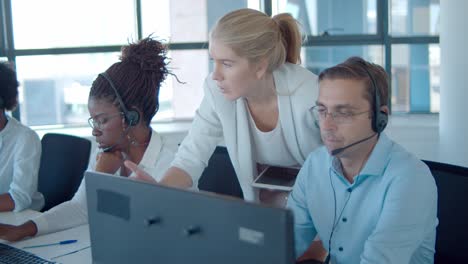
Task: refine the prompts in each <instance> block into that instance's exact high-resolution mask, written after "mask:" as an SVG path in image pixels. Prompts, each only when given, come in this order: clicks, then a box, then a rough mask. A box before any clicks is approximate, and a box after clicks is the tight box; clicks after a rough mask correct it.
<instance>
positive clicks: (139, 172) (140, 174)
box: [124, 160, 158, 184]
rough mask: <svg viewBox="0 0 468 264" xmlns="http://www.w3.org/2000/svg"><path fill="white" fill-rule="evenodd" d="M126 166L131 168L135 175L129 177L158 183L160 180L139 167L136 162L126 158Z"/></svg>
mask: <svg viewBox="0 0 468 264" xmlns="http://www.w3.org/2000/svg"><path fill="white" fill-rule="evenodd" d="M124 164H125V166H126V167H127V168H128V169H130V170H131V171H132V172H133V173H134V175H132V176H130V177H129V178H131V179H134V180H139V181H144V182H149V183H154V184H157V183H158V182H157V181H156V180H155V179H154V178H153V177H151V175H149V174H148V173H147V172H146V171H144V170H142V169H140V168H138V165H136V164H135V163H134V162H132V161H130V160H126V161H125V162H124Z"/></svg>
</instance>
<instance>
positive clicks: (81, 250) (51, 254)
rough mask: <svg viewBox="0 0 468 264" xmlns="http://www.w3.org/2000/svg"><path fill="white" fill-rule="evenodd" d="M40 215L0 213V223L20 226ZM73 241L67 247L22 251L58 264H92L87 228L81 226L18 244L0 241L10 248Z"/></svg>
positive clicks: (34, 213) (34, 212)
mask: <svg viewBox="0 0 468 264" xmlns="http://www.w3.org/2000/svg"><path fill="white" fill-rule="evenodd" d="M40 214H41V213H39V212H36V211H32V210H25V211H23V212H20V213H12V212H7V213H0V223H4V224H21V223H23V222H25V221H27V220H29V219H31V218H32V217H35V216H37V215H40ZM71 239H75V240H78V242H76V243H73V244H68V245H54V246H47V247H39V248H28V249H24V250H26V251H29V252H31V253H33V254H35V255H37V256H39V257H42V258H44V259H48V260H51V261H54V262H58V263H64V264H75V263H80V264H87V263H92V259H91V247H90V245H91V243H90V239H89V226H88V225H81V226H77V227H75V228H71V229H67V230H63V231H59V232H56V233H50V234H46V235H42V236H37V237H32V238H27V239H24V240H21V241H18V242H14V243H10V242H7V241H4V240H0V242H1V243H5V244H9V245H11V246H14V247H17V248H21V249H23V247H26V246H34V245H42V244H49V243H57V242H60V241H63V240H71Z"/></svg>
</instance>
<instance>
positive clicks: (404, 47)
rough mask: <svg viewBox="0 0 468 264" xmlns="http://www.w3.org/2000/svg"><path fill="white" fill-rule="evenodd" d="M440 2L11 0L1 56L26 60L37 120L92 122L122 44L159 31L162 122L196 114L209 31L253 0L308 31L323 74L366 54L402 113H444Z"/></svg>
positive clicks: (31, 118)
mask: <svg viewBox="0 0 468 264" xmlns="http://www.w3.org/2000/svg"><path fill="white" fill-rule="evenodd" d="M439 6H440V5H439V0H327V1H325V0H236V1H232V0H158V1H153V0H100V1H93V0H76V1H74V0H70V1H60V0H42V1H35V0H22V1H11V0H4V1H1V6H0V14H1V16H2V18H1V19H0V23H1V27H0V41H1V43H0V60H9V61H10V62H11V63H13V64H14V65H15V67H16V70H17V72H18V77H19V80H20V98H19V99H20V107H19V110H18V111H16V112H15V113H14V114H15V115H16V116H17V117H20V118H21V120H22V122H24V123H25V124H27V125H38V126H42V125H85V124H86V120H87V117H88V115H89V114H88V111H87V96H88V93H89V89H90V86H91V84H92V81H93V80H94V79H95V78H96V76H97V74H98V73H100V72H102V71H104V70H105V69H106V68H108V67H109V66H110V65H111V64H112V63H114V62H116V61H117V60H118V54H119V50H120V47H121V46H122V45H124V44H126V43H128V42H129V41H134V40H136V39H140V38H143V37H146V36H149V35H152V36H154V37H157V38H159V39H160V40H162V41H164V42H166V43H168V44H169V47H170V51H169V56H170V58H171V60H170V68H171V69H172V72H173V73H174V74H175V75H176V76H177V77H178V79H179V80H180V81H181V82H178V81H177V80H176V78H174V77H172V76H169V77H168V79H167V81H166V82H165V83H164V85H163V86H162V87H161V90H160V111H159V113H158V114H157V115H156V117H155V120H153V121H158V120H169V121H171V120H178V119H190V118H192V117H193V116H194V113H195V110H196V108H197V107H198V105H199V103H200V101H201V99H202V97H203V90H202V84H203V80H204V78H205V77H206V76H207V75H208V73H209V71H210V63H209V56H208V52H207V50H208V33H209V30H210V28H211V27H212V25H213V24H214V23H215V21H216V20H217V19H218V18H219V17H221V16H222V15H224V14H225V13H227V12H229V11H231V10H235V9H238V8H243V7H250V8H254V9H258V10H262V11H264V12H266V13H268V14H273V15H274V14H277V13H281V12H289V13H291V14H292V15H293V16H294V17H295V18H297V19H298V20H299V22H300V23H301V25H302V29H303V32H304V33H305V35H307V38H306V40H305V42H304V45H303V49H302V57H303V65H304V66H305V67H306V68H308V69H309V70H311V71H313V72H315V73H318V72H320V71H321V70H323V69H324V68H326V67H330V66H332V65H334V64H336V63H339V62H341V61H343V60H344V59H346V58H347V57H349V56H362V57H364V58H365V59H368V60H370V61H372V62H375V63H377V64H380V65H382V66H383V67H385V69H386V70H387V72H388V73H389V74H391V81H392V82H391V84H392V97H391V103H392V111H393V112H405V113H406V112H410V113H411V112H424V113H430V112H438V109H439V90H440V89H439V66H440V51H439V44H438V42H439V40H438V34H439V29H438V25H439Z"/></svg>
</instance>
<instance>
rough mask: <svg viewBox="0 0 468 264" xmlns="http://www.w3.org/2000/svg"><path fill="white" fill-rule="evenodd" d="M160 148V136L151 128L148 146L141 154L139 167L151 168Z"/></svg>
mask: <svg viewBox="0 0 468 264" xmlns="http://www.w3.org/2000/svg"><path fill="white" fill-rule="evenodd" d="M161 148H162V139H161V136H160V135H159V134H158V133H156V131H154V130H151V138H150V142H149V144H148V147H147V148H146V150H145V154H143V158H142V159H141V161H140V164H139V167H141V168H153V167H154V165H155V164H154V161H155V160H157V158H158V156H159V153H160V152H161Z"/></svg>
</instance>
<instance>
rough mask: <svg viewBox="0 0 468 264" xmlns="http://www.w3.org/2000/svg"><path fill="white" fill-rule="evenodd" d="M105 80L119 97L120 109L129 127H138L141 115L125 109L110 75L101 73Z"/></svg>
mask: <svg viewBox="0 0 468 264" xmlns="http://www.w3.org/2000/svg"><path fill="white" fill-rule="evenodd" d="M99 75H101V76H102V77H104V79H106V80H107V82H108V83H109V84H110V86H111V87H112V90H114V93H115V96H116V97H117V100H118V101H119V104H120V107H122V111H123V112H124V118H125V122H127V124H128V126H136V125H137V124H138V121H140V113H138V111H135V110H128V109H127V107H125V104H124V102H123V101H122V98H121V97H120V95H119V92H118V91H117V88H115V85H114V83H113V82H112V80H111V78H110V77H109V75H108V74H107V73H105V72H103V73H100V74H99Z"/></svg>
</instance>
